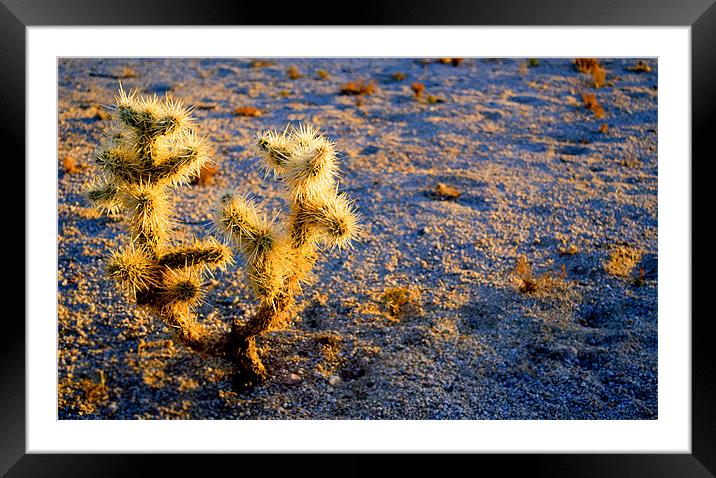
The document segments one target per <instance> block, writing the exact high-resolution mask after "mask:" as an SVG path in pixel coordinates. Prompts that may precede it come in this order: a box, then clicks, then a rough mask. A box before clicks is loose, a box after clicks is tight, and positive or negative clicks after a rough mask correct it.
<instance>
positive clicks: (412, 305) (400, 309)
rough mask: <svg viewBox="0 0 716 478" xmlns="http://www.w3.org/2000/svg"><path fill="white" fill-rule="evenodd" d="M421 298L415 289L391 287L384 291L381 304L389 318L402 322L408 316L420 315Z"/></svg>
mask: <svg viewBox="0 0 716 478" xmlns="http://www.w3.org/2000/svg"><path fill="white" fill-rule="evenodd" d="M419 298H420V293H419V292H418V291H417V290H415V289H411V288H408V287H390V288H387V289H385V291H383V294H382V295H381V296H380V302H381V304H382V306H383V309H384V310H385V312H386V314H387V315H388V317H389V318H391V319H395V320H400V319H401V318H403V317H405V316H408V315H417V314H419V311H420V304H419V303H418V299H419Z"/></svg>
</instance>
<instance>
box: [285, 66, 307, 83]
mask: <svg viewBox="0 0 716 478" xmlns="http://www.w3.org/2000/svg"><path fill="white" fill-rule="evenodd" d="M286 74H287V75H288V77H289V78H291V79H292V80H297V79H299V78H301V77H303V74H302V73H301V71H300V70H299V69H298V67H297V66H296V65H291V66H289V67H288V69H287V70H286Z"/></svg>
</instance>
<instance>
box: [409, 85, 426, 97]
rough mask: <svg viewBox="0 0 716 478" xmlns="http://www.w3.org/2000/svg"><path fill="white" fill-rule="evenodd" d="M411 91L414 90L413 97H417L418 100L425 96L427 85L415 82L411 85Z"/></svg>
mask: <svg viewBox="0 0 716 478" xmlns="http://www.w3.org/2000/svg"><path fill="white" fill-rule="evenodd" d="M410 89H411V90H413V95H415V97H416V98H420V96H421V95H422V94H423V91H425V85H424V84H422V83H420V82H418V81H415V82H413V84H411V85H410Z"/></svg>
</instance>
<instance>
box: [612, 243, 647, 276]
mask: <svg viewBox="0 0 716 478" xmlns="http://www.w3.org/2000/svg"><path fill="white" fill-rule="evenodd" d="M640 260H641V251H639V250H637V249H634V248H631V247H627V246H618V247H616V248H614V249H613V250H612V252H611V253H610V254H609V259H607V261H606V262H605V263H604V270H605V271H607V273H608V274H610V275H613V276H616V277H623V278H628V277H629V276H631V273H632V270H633V269H634V267H636V265H637V264H638V263H639V261H640Z"/></svg>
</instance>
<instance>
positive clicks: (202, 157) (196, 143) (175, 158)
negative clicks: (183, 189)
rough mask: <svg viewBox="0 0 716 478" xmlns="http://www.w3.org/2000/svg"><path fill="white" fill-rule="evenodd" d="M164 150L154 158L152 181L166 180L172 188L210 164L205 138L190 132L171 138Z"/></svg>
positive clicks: (186, 181)
mask: <svg viewBox="0 0 716 478" xmlns="http://www.w3.org/2000/svg"><path fill="white" fill-rule="evenodd" d="M165 148H166V151H162V154H160V155H158V156H159V157H158V158H155V163H156V164H155V165H154V166H153V167H152V168H151V179H152V180H153V181H164V180H168V181H169V182H170V184H172V185H173V186H178V185H181V184H186V183H188V182H189V181H190V180H191V178H193V177H195V176H197V175H198V174H199V171H201V168H202V167H203V166H204V165H206V164H207V163H208V162H210V159H209V158H210V148H209V147H208V145H207V144H206V140H205V138H202V137H199V136H197V135H196V134H194V133H193V132H192V131H189V132H184V133H182V134H180V135H178V137H176V138H173V139H172V141H171V143H169V144H167V145H165V146H162V148H161V149H162V150H164V149H165Z"/></svg>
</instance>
